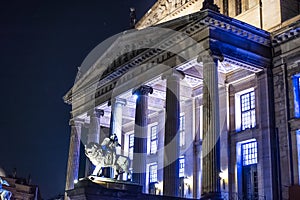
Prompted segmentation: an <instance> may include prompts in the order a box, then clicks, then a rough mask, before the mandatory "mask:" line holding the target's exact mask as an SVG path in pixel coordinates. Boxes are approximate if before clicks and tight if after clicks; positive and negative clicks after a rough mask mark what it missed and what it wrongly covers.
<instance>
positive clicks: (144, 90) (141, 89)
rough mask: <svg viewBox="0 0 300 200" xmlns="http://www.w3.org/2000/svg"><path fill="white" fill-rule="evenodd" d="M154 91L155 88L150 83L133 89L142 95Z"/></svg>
mask: <svg viewBox="0 0 300 200" xmlns="http://www.w3.org/2000/svg"><path fill="white" fill-rule="evenodd" d="M149 93H150V94H152V93H153V88H152V87H150V86H148V85H142V86H140V87H139V88H137V89H135V90H133V92H132V94H136V95H138V96H140V95H148V94H149Z"/></svg>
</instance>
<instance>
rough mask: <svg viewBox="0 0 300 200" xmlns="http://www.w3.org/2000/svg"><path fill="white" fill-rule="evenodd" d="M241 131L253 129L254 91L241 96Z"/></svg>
mask: <svg viewBox="0 0 300 200" xmlns="http://www.w3.org/2000/svg"><path fill="white" fill-rule="evenodd" d="M240 100H241V111H242V112H241V122H242V130H245V129H247V128H253V127H255V121H256V120H255V93H254V91H252V92H249V93H246V94H243V95H241V97H240Z"/></svg>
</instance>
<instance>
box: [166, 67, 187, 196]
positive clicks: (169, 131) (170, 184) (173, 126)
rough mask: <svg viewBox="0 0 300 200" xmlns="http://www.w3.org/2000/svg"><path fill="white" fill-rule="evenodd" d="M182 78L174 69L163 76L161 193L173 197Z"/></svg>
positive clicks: (177, 169)
mask: <svg viewBox="0 0 300 200" xmlns="http://www.w3.org/2000/svg"><path fill="white" fill-rule="evenodd" d="M183 78H184V74H183V73H182V72H179V71H177V70H175V69H171V70H169V71H168V72H167V73H165V74H164V75H163V79H166V80H167V88H166V116H165V120H166V122H165V141H164V145H165V147H164V171H163V177H164V178H163V193H164V195H166V196H175V197H177V196H178V191H179V153H180V152H179V150H180V147H179V135H180V134H179V123H180V122H179V117H180V79H183Z"/></svg>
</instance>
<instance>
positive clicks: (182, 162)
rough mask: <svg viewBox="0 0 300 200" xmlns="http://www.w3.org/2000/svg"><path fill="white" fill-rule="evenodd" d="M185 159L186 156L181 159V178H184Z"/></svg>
mask: <svg viewBox="0 0 300 200" xmlns="http://www.w3.org/2000/svg"><path fill="white" fill-rule="evenodd" d="M184 167H185V159H184V156H181V157H179V177H180V178H181V177H184Z"/></svg>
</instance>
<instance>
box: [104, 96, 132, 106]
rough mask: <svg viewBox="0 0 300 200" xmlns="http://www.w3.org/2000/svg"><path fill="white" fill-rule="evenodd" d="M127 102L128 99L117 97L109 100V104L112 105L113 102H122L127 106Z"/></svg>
mask: <svg viewBox="0 0 300 200" xmlns="http://www.w3.org/2000/svg"><path fill="white" fill-rule="evenodd" d="M126 103H127V101H126V99H122V98H118V97H115V98H112V99H110V100H108V103H107V105H108V106H111V105H112V104H121V105H122V106H125V105H126Z"/></svg>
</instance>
